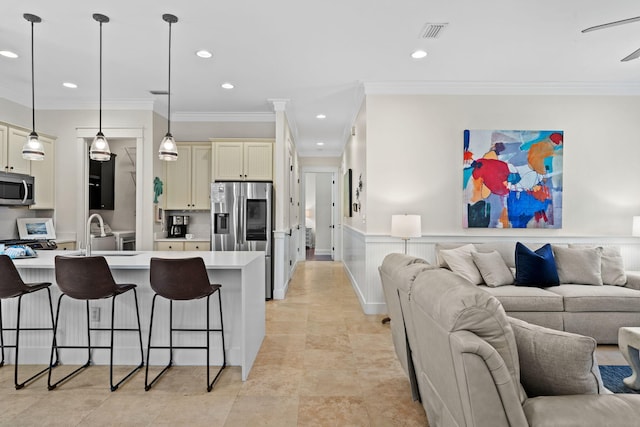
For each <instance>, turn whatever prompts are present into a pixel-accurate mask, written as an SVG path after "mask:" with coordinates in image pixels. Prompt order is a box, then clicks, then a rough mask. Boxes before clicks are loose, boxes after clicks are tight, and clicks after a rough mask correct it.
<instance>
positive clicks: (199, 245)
mask: <svg viewBox="0 0 640 427" xmlns="http://www.w3.org/2000/svg"><path fill="white" fill-rule="evenodd" d="M178 155H179V154H178ZM156 250H157V251H210V250H211V243H209V242H185V241H176V242H167V241H160V242H156Z"/></svg>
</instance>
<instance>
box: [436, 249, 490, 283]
mask: <svg viewBox="0 0 640 427" xmlns="http://www.w3.org/2000/svg"><path fill="white" fill-rule="evenodd" d="M475 251H476V250H475V248H474V247H473V245H472V244H468V245H464V246H460V247H459V248H455V249H448V250H442V251H440V256H441V257H442V259H444V261H445V262H446V263H447V265H448V266H449V269H450V270H451V271H453V272H454V273H456V274H458V275H459V276H462V277H464V278H465V279H467V280H468V281H470V282H471V283H472V284H474V285H479V284H481V283H482V275H481V274H480V271H478V267H476V264H475V263H474V262H473V257H472V256H471V254H472V253H473V252H475Z"/></svg>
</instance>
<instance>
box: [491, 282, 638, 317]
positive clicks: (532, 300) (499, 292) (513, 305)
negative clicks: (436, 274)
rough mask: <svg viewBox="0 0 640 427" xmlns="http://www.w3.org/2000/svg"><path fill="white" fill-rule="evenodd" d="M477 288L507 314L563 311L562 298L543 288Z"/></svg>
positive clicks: (512, 286) (511, 286)
mask: <svg viewBox="0 0 640 427" xmlns="http://www.w3.org/2000/svg"><path fill="white" fill-rule="evenodd" d="M479 288H480V289H483V290H485V291H486V292H488V293H490V294H491V295H493V296H495V297H496V298H498V300H499V301H500V303H501V304H502V306H503V307H504V309H505V311H507V312H512V311H525V312H528V311H557V312H562V311H564V304H563V298H562V296H561V295H558V294H556V293H553V292H550V291H549V290H546V289H543V288H536V287H527V286H514V285H510V286H500V287H497V288H490V287H488V286H484V285H481V286H479ZM553 289H555V287H554V288H553ZM639 293H640V292H639Z"/></svg>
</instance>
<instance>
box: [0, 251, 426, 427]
mask: <svg viewBox="0 0 640 427" xmlns="http://www.w3.org/2000/svg"><path fill="white" fill-rule="evenodd" d="M223 286H224V284H223ZM223 289H224V288H223ZM223 292H224V290H223ZM382 317H384V316H366V315H364V314H362V310H361V308H360V305H359V303H358V300H357V298H356V295H355V293H354V291H353V288H352V287H351V284H350V282H349V279H348V278H347V275H346V273H345V271H344V267H343V265H342V263H339V262H326V261H325V262H318V261H307V262H301V263H300V264H299V265H298V267H297V269H296V271H295V274H294V276H293V278H292V280H291V282H290V288H289V292H288V293H287V298H286V299H285V300H279V301H278V300H275V301H268V302H267V323H266V325H267V326H266V327H267V334H266V337H265V340H264V342H263V344H262V347H261V349H260V353H259V354H258V358H257V360H256V363H255V365H254V367H253V369H252V371H251V374H250V375H249V378H248V380H247V381H246V382H245V383H242V382H241V380H240V369H239V368H237V367H230V368H227V369H225V371H224V372H223V374H222V377H221V379H220V381H219V382H218V384H216V386H215V387H214V389H213V391H212V392H211V393H207V392H206V390H205V386H204V378H203V375H204V368H203V367H198V366H195V367H191V366H183V367H175V368H172V369H171V371H170V372H168V373H167V375H166V376H165V377H164V378H163V379H162V380H161V381H159V382H158V384H157V385H156V386H155V387H154V388H153V389H152V390H151V391H149V392H145V391H144V372H139V373H137V374H136V375H135V376H134V377H133V378H132V379H131V380H130V381H129V382H128V383H125V384H124V385H123V386H122V387H121V388H120V389H119V390H118V391H116V392H114V393H111V392H110V391H109V390H108V367H104V366H95V367H91V368H90V369H89V370H88V371H87V372H84V373H83V374H81V375H79V376H78V377H76V378H74V379H72V380H71V381H69V382H68V383H66V384H63V385H62V386H61V387H60V388H59V389H58V390H55V391H51V392H49V391H47V388H46V377H45V378H39V379H38V380H37V381H36V382H34V383H33V384H30V385H29V386H27V387H25V388H24V389H22V390H18V391H16V390H15V389H14V388H13V366H6V367H3V368H0V397H1V399H0V414H1V415H0V425H2V426H5V425H6V426H18V425H39V426H40V425H61V426H74V425H82V426H84V425H87V426H88V425H90V426H102V425H105V426H107V425H131V426H138V425H190V426H195V425H202V426H205V425H206V426H277V427H285V426H322V427H324V426H340V427H342V426H380V427H389V426H425V425H426V424H427V421H426V418H425V415H424V411H423V409H422V406H421V405H420V404H419V403H417V402H413V401H412V400H411V392H410V389H409V382H408V380H407V378H406V376H405V375H404V372H403V371H402V369H401V367H400V364H399V363H398V361H397V360H396V356H395V352H394V350H393V344H392V342H391V335H390V331H389V326H388V325H384V326H383V325H382V324H381V323H380V320H381V319H382ZM143 321H145V320H143ZM36 368H37V367H36V366H29V367H25V368H24V370H22V371H21V375H22V373H24V374H25V375H26V374H28V371H29V370H33V371H34V372H35V369H36Z"/></svg>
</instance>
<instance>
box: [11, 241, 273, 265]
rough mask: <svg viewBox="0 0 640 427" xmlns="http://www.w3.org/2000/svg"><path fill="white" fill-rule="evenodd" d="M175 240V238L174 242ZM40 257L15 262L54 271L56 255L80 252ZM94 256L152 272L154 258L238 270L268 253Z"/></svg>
mask: <svg viewBox="0 0 640 427" xmlns="http://www.w3.org/2000/svg"><path fill="white" fill-rule="evenodd" d="M174 240H175V239H174ZM37 253H38V256H37V257H36V258H26V259H14V260H13V261H14V264H15V265H16V267H18V268H42V269H52V268H54V258H55V257H56V255H62V256H73V255H74V254H79V253H80V252H78V251H37ZM92 255H94V256H100V255H101V256H104V257H105V259H106V260H107V263H108V264H109V267H110V268H113V269H132V270H142V269H148V268H149V263H150V260H151V258H152V257H156V258H192V257H199V258H202V259H203V260H204V264H205V266H206V267H207V268H217V269H237V268H243V267H245V266H246V265H249V264H251V263H252V262H253V261H255V260H256V259H264V252H261V251H256V252H250V251H246V252H221V251H219V252H208V251H92Z"/></svg>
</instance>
